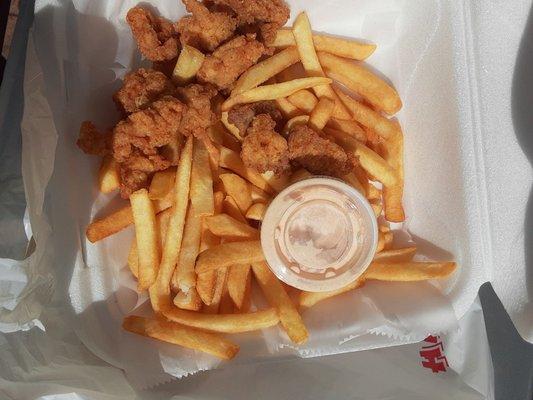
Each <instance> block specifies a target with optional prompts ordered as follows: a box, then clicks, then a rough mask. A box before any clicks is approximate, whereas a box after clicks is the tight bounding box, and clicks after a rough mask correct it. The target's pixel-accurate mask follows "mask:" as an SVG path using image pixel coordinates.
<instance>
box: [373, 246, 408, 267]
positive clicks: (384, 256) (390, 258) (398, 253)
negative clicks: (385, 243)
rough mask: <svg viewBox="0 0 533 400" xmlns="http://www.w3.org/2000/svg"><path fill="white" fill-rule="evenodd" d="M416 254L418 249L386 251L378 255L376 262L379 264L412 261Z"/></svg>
mask: <svg viewBox="0 0 533 400" xmlns="http://www.w3.org/2000/svg"><path fill="white" fill-rule="evenodd" d="M415 254H416V247H414V246H413V247H404V248H401V249H392V250H385V251H382V252H381V253H378V254H376V256H375V257H374V260H373V261H374V262H377V263H399V262H406V261H411V260H412V259H413V257H414V256H415Z"/></svg>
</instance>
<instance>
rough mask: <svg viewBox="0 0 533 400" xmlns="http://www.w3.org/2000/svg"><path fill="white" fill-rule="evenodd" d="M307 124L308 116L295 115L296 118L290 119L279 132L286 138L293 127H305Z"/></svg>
mask: <svg viewBox="0 0 533 400" xmlns="http://www.w3.org/2000/svg"><path fill="white" fill-rule="evenodd" d="M308 122H309V115H297V116H296V117H292V118H291V119H289V120H288V121H287V122H286V123H285V126H284V127H283V129H282V130H281V133H282V134H283V135H284V136H287V135H288V134H289V133H290V131H291V130H292V128H293V127H295V126H298V125H307V123H308Z"/></svg>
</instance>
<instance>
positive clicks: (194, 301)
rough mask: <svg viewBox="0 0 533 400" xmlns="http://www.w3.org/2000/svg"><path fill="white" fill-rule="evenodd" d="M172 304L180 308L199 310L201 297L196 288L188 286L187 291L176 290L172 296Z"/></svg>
mask: <svg viewBox="0 0 533 400" xmlns="http://www.w3.org/2000/svg"><path fill="white" fill-rule="evenodd" d="M174 305H175V306H176V307H178V308H181V309H182V310H191V311H199V310H200V309H201V308H202V299H201V298H200V295H199V294H198V292H197V291H196V288H194V287H193V288H190V289H189V290H188V291H187V293H185V292H178V293H177V294H176V296H174Z"/></svg>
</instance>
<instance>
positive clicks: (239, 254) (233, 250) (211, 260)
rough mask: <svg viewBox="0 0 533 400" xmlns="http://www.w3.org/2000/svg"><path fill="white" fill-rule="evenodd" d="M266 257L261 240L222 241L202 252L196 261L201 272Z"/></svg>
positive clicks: (257, 260) (256, 260) (260, 259)
mask: <svg viewBox="0 0 533 400" xmlns="http://www.w3.org/2000/svg"><path fill="white" fill-rule="evenodd" d="M264 259H265V256H264V255H263V250H262V249H261V242H260V241H259V240H256V241H249V242H230V243H222V244H220V245H218V246H215V247H211V248H209V249H207V250H204V251H203V252H201V253H200V255H199V256H198V260H197V261H196V273H198V274H201V273H204V272H207V271H211V270H214V269H217V268H223V267H230V266H232V265H234V264H251V263H254V262H260V261H263V260H264Z"/></svg>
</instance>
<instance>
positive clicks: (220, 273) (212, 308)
mask: <svg viewBox="0 0 533 400" xmlns="http://www.w3.org/2000/svg"><path fill="white" fill-rule="evenodd" d="M228 270H229V268H228V267H226V268H219V269H218V270H215V271H210V272H213V273H214V274H215V283H214V285H213V296H212V297H211V301H210V302H209V304H206V306H205V307H204V308H203V310H202V311H203V312H204V313H206V314H218V311H219V308H220V302H221V300H222V295H223V294H224V290H225V289H226V280H227V278H228ZM200 275H202V274H200Z"/></svg>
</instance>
